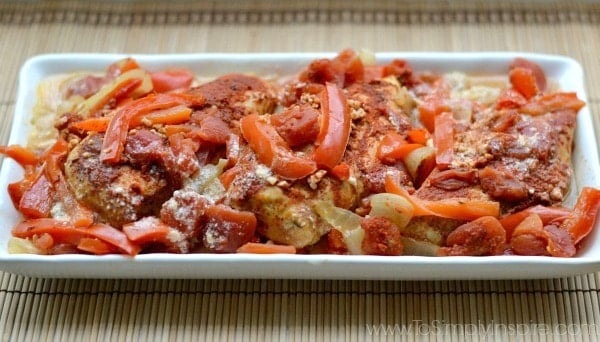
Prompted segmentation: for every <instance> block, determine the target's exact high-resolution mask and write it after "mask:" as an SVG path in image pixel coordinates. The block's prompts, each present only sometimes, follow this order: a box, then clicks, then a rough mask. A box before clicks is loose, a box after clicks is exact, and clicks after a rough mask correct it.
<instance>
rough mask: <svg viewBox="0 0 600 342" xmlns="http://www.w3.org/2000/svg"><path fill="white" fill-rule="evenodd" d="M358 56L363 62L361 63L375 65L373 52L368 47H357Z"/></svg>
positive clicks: (375, 60)
mask: <svg viewBox="0 0 600 342" xmlns="http://www.w3.org/2000/svg"><path fill="white" fill-rule="evenodd" d="M358 58H360V61H361V62H362V63H363V65H365V66H367V65H375V64H377V58H376V57H375V53H374V52H373V51H371V50H369V49H365V48H362V49H359V50H358Z"/></svg>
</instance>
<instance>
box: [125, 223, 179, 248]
mask: <svg viewBox="0 0 600 342" xmlns="http://www.w3.org/2000/svg"><path fill="white" fill-rule="evenodd" d="M123 233H125V235H127V238H128V239H129V240H130V241H132V242H133V243H135V244H138V245H141V246H144V245H146V244H153V243H159V244H161V245H163V246H165V247H166V248H167V249H169V250H172V251H178V252H180V253H181V252H183V250H182V247H181V246H179V245H178V243H177V242H176V241H173V240H171V239H169V236H170V235H172V234H175V236H176V234H177V233H179V231H178V230H176V229H175V228H173V227H171V226H169V225H167V224H165V223H164V222H162V221H161V220H160V219H159V218H157V217H154V216H148V217H144V218H143V219H141V220H138V221H135V222H132V223H128V224H126V225H124V226H123Z"/></svg>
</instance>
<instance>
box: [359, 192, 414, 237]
mask: <svg viewBox="0 0 600 342" xmlns="http://www.w3.org/2000/svg"><path fill="white" fill-rule="evenodd" d="M369 198H370V202H371V211H370V212H369V215H370V216H380V217H385V218H387V219H389V220H390V221H392V223H394V224H395V225H396V226H398V228H400V229H403V228H404V227H406V225H407V224H408V222H409V221H410V219H412V217H413V212H414V208H413V206H412V204H410V202H409V201H408V200H407V199H406V198H404V197H402V196H400V195H396V194H390V193H380V194H375V195H373V196H371V197H369Z"/></svg>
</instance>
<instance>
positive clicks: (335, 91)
mask: <svg viewBox="0 0 600 342" xmlns="http://www.w3.org/2000/svg"><path fill="white" fill-rule="evenodd" d="M321 115H322V117H321V129H320V131H319V135H318V136H317V140H316V142H315V146H316V149H315V152H314V154H313V159H314V161H315V162H316V163H317V165H319V166H324V167H327V168H329V169H331V168H333V167H335V166H336V165H337V164H339V163H340V161H341V160H342V158H343V156H344V152H345V151H346V145H347V144H348V140H349V139H350V125H351V123H352V118H351V117H350V111H349V110H348V105H347V104H346V97H345V96H344V94H343V93H342V91H341V90H340V89H339V88H338V87H337V86H336V85H335V84H333V83H327V84H326V85H325V91H324V92H323V93H322V95H321Z"/></svg>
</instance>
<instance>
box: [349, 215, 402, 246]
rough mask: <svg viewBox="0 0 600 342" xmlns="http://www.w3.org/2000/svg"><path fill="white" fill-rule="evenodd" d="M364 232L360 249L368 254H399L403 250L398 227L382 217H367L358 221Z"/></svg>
mask: <svg viewBox="0 0 600 342" xmlns="http://www.w3.org/2000/svg"><path fill="white" fill-rule="evenodd" d="M360 225H361V227H362V228H363V230H364V232H365V236H364V238H363V241H362V244H361V249H362V251H363V253H365V254H369V255H401V254H402V251H403V250H404V246H403V245H402V241H401V240H400V229H398V227H397V226H396V225H394V224H393V223H392V222H391V221H390V220H388V219H387V218H384V217H367V218H364V219H362V220H361V221H360Z"/></svg>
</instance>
